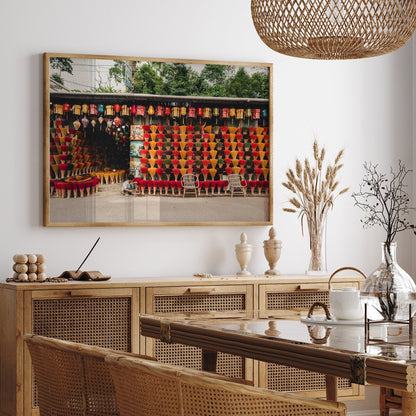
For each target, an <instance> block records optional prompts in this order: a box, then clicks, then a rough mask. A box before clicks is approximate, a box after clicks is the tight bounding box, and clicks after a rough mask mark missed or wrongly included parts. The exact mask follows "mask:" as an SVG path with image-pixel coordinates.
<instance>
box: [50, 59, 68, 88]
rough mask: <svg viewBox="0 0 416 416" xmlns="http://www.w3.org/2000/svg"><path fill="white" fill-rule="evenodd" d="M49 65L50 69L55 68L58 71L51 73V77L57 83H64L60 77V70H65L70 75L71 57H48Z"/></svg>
mask: <svg viewBox="0 0 416 416" xmlns="http://www.w3.org/2000/svg"><path fill="white" fill-rule="evenodd" d="M49 63H50V66H51V68H52V69H57V70H58V71H59V73H55V74H51V79H53V80H54V81H55V82H57V83H58V84H61V85H64V79H63V77H62V72H67V73H68V74H71V75H72V71H73V68H72V63H73V61H72V59H71V58H50V60H49Z"/></svg>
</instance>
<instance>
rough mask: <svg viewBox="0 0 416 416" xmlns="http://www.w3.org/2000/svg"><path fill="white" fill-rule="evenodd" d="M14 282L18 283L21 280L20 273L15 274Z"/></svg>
mask: <svg viewBox="0 0 416 416" xmlns="http://www.w3.org/2000/svg"><path fill="white" fill-rule="evenodd" d="M13 280H14V281H15V282H17V281H18V280H19V273H13Z"/></svg>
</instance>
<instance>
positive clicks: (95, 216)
mask: <svg viewBox="0 0 416 416" xmlns="http://www.w3.org/2000/svg"><path fill="white" fill-rule="evenodd" d="M120 190H121V185H120V184H115V185H101V186H100V188H99V191H98V192H97V193H96V195H95V196H89V197H83V198H56V197H52V198H50V222H51V223H56V222H69V223H94V222H100V223H102V222H104V223H107V222H112V223H118V222H120V223H125V222H128V223H146V222H211V221H215V222H238V221H248V222H261V221H267V219H268V217H269V198H268V195H254V196H246V197H244V196H234V197H231V196H230V195H220V196H203V195H201V196H199V197H195V196H192V195H187V196H186V197H182V196H160V195H150V196H142V195H140V196H124V195H122V194H121V191H120Z"/></svg>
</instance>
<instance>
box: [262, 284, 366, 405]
mask: <svg viewBox="0 0 416 416" xmlns="http://www.w3.org/2000/svg"><path fill="white" fill-rule="evenodd" d="M331 284H332V288H333V289H340V288H341V287H345V286H350V287H355V288H357V289H359V287H360V284H361V280H360V279H354V278H352V279H348V278H346V279H342V280H341V281H336V282H335V281H334V283H331ZM328 295H329V290H328V282H327V280H326V281H325V282H324V281H322V280H321V279H311V280H310V281H308V282H283V281H282V282H281V283H273V284H260V285H259V300H258V301H259V315H260V317H262V318H267V317H277V318H279V317H280V318H293V317H300V316H305V315H306V313H307V311H308V310H309V308H310V306H311V305H312V304H313V303H314V302H323V303H325V304H328V300H329V299H328V297H329V296H328ZM258 365H259V378H258V382H259V386H260V387H264V388H267V389H270V390H276V391H282V392H283V391H302V394H305V395H308V396H313V397H325V376H324V375H322V374H319V373H315V372H312V371H306V370H300V369H297V368H293V367H287V366H285V365H279V364H273V363H265V362H259V363H258ZM338 395H339V397H340V400H346V399H349V400H353V399H356V400H357V399H360V398H362V397H363V395H364V387H362V386H359V385H357V384H352V383H351V382H350V381H349V380H346V379H342V378H339V379H338Z"/></svg>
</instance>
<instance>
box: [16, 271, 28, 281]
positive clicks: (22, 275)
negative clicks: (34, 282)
mask: <svg viewBox="0 0 416 416" xmlns="http://www.w3.org/2000/svg"><path fill="white" fill-rule="evenodd" d="M17 278H18V279H19V281H20V282H27V281H28V280H29V276H28V275H27V274H26V273H19V276H17Z"/></svg>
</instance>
